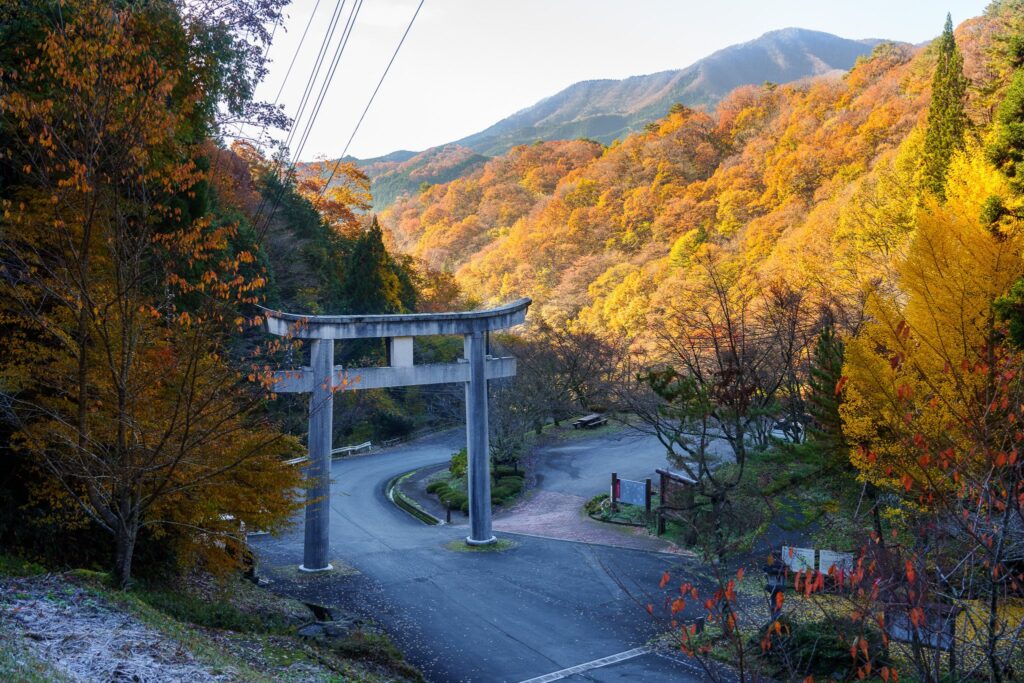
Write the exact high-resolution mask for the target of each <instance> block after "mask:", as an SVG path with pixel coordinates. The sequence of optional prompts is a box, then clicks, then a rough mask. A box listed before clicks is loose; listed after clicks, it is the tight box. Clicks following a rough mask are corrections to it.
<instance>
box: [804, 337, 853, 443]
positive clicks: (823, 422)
mask: <svg viewBox="0 0 1024 683" xmlns="http://www.w3.org/2000/svg"><path fill="white" fill-rule="evenodd" d="M845 351H846V347H845V344H843V340H842V339H840V338H839V337H838V336H836V329H835V325H834V324H833V323H832V321H831V320H828V321H826V323H825V327H824V329H822V331H821V333H820V334H819V335H818V343H817V344H816V345H815V347H814V353H813V355H812V357H811V368H810V381H809V384H810V389H811V391H810V396H809V397H808V402H807V405H808V411H809V412H810V414H811V417H812V418H813V422H812V423H811V425H810V427H809V428H808V430H807V437H808V441H809V442H810V443H812V444H814V445H816V446H818V447H819V448H821V449H822V450H823V451H826V452H829V453H841V454H842V455H843V456H844V457H845V446H846V439H845V437H844V435H843V420H842V418H841V417H840V416H839V405H840V404H841V403H842V400H843V393H842V381H843V380H842V375H843V359H844V356H845Z"/></svg>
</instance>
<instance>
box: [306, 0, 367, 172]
mask: <svg viewBox="0 0 1024 683" xmlns="http://www.w3.org/2000/svg"><path fill="white" fill-rule="evenodd" d="M362 7H363V0H356V4H355V5H354V6H353V8H352V12H350V13H349V17H348V22H347V23H346V24H345V28H344V29H342V32H341V40H340V42H339V43H338V49H337V50H335V52H334V57H333V60H332V62H331V66H330V67H329V68H328V70H327V77H326V79H325V80H324V85H323V87H322V88H320V92H319V94H318V95H317V101H316V104H315V105H313V112H312V113H311V114H310V118H309V124H308V125H307V126H306V129H305V131H304V132H303V135H302V138H301V139H300V141H299V146H298V148H296V151H295V156H294V161H293V162H292V166H294V165H295V164H297V163H298V161H299V158H300V157H301V156H302V151H303V150H304V149H305V148H306V142H307V141H308V140H309V134H310V133H311V132H312V130H313V124H314V123H315V122H316V119H317V117H318V116H319V115H320V108H321V107H322V106H323V103H324V99H325V98H326V97H327V92H328V90H329V86H330V84H331V81H333V80H334V74H335V73H336V72H337V70H338V65H339V64H340V63H341V56H342V54H343V53H344V52H345V48H346V46H348V40H349V38H350V37H351V36H352V29H353V28H354V27H355V23H356V18H357V17H358V16H359V10H360V9H362Z"/></svg>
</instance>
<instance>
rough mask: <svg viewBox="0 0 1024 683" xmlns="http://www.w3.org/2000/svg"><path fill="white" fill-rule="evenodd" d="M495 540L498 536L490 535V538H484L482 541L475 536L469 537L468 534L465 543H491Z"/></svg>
mask: <svg viewBox="0 0 1024 683" xmlns="http://www.w3.org/2000/svg"><path fill="white" fill-rule="evenodd" d="M497 542H498V537H497V536H491V537H490V538H488V539H487V540H484V541H478V540H476V539H475V538H470V537H469V536H466V545H491V544H492V543H497Z"/></svg>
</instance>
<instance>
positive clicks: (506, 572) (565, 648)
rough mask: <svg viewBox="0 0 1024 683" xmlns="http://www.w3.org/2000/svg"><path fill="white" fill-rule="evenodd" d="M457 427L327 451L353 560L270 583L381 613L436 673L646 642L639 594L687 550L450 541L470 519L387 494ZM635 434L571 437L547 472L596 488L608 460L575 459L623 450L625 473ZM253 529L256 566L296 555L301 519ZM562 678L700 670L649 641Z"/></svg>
mask: <svg viewBox="0 0 1024 683" xmlns="http://www.w3.org/2000/svg"><path fill="white" fill-rule="evenodd" d="M463 438H464V437H463V435H462V434H461V433H460V432H458V431H455V432H448V433H446V434H443V435H439V436H435V437H431V438H427V439H424V440H421V441H418V442H415V443H412V444H408V445H405V446H402V447H400V448H395V449H392V450H389V451H387V452H384V453H380V454H376V455H370V456H364V457H357V458H351V459H347V460H339V461H337V462H335V463H334V465H333V470H332V472H333V476H334V490H333V495H332V501H331V511H332V518H331V547H332V558H334V559H337V560H340V561H341V562H339V566H344V565H348V566H350V567H352V568H354V569H355V570H357V571H358V574H354V573H349V575H344V574H343V573H342V572H334V573H331V574H320V575H312V576H309V575H307V576H303V577H300V578H299V579H298V580H294V579H289V578H279V579H277V588H278V589H279V590H282V591H284V592H288V593H291V594H293V595H295V596H296V597H300V598H302V599H306V600H308V601H311V602H316V603H319V604H325V605H339V606H344V607H345V608H347V609H354V610H356V611H358V612H361V613H363V614H365V615H367V616H370V617H372V618H373V619H375V620H376V621H378V622H380V623H382V624H383V625H384V626H385V628H386V629H387V630H388V632H389V633H391V634H392V635H393V637H394V639H395V640H396V642H397V643H398V645H399V647H401V648H402V650H403V651H404V652H405V653H406V655H407V657H408V659H409V660H410V661H411V662H412V663H413V664H415V665H416V666H418V667H419V668H420V669H421V670H422V671H423V672H424V674H425V676H426V677H427V679H428V680H429V681H432V682H433V683H444V682H447V681H512V682H518V681H524V680H528V679H531V678H534V677H539V676H544V675H546V674H550V673H552V672H557V671H561V670H563V669H566V668H570V667H574V666H577V665H580V664H584V663H587V662H591V661H593V660H598V659H602V658H605V657H609V656H612V655H615V654H618V653H621V652H624V651H628V650H631V649H633V648H636V647H638V646H641V645H643V644H644V643H645V642H646V641H647V639H648V638H649V637H650V636H651V635H653V634H654V633H655V631H656V628H655V625H654V624H653V622H652V621H651V619H650V617H648V616H647V614H646V612H645V611H644V610H643V608H642V607H641V606H640V605H638V604H637V603H636V602H635V601H634V598H636V599H638V600H640V601H641V604H643V603H644V602H647V601H649V600H650V601H656V602H659V603H660V602H661V600H662V598H661V597H660V596H659V595H657V594H658V590H657V582H658V579H659V577H660V575H661V572H662V571H663V570H666V569H668V570H672V571H678V570H679V569H681V568H682V565H683V564H684V563H686V562H687V560H686V559H683V558H678V557H672V556H668V555H662V554H655V553H646V552H642V551H635V550H626V549H621V548H611V547H605V546H595V545H586V544H581V543H573V542H567V541H556V540H548V539H541V538H534V537H528V536H514V535H506V538H511V539H512V540H514V541H515V544H516V545H515V546H514V547H513V548H511V549H509V550H506V551H504V552H496V553H480V552H474V553H470V552H454V551H452V550H449V549H447V548H445V544H446V543H448V542H450V541H453V540H458V539H461V538H464V537H465V535H466V531H467V529H466V527H465V526H454V525H453V526H437V527H429V526H426V525H424V524H422V523H421V522H419V521H417V520H415V519H413V518H412V517H411V516H409V515H407V514H406V513H405V512H402V511H401V510H399V509H398V508H396V507H394V506H393V505H392V504H391V503H390V502H389V501H388V500H387V499H386V497H385V495H384V488H385V484H386V483H387V482H388V481H389V480H390V479H391V478H392V477H393V476H395V475H397V474H400V473H402V472H406V471H409V470H412V469H416V468H419V467H423V466H425V465H430V464H434V463H438V462H442V461H444V460H446V459H447V458H448V457H449V456H450V455H451V453H452V451H453V450H455V449H456V448H458V447H459V446H460V445H461V441H462V439H463ZM598 442H600V443H598ZM641 442H642V440H641ZM642 445H643V444H642V443H638V442H637V441H636V440H635V439H634V440H632V441H631V440H628V439H617V440H616V439H612V440H611V441H609V437H607V436H602V437H598V438H597V439H596V440H595V441H594V442H592V443H587V442H584V441H573V442H572V443H570V444H568V445H566V446H564V447H559V449H556V450H557V451H558V452H556V453H553V455H554V457H553V459H552V461H551V468H546V467H544V468H542V474H543V481H542V485H545V486H547V485H552V486H565V487H569V489H568V490H579V491H582V490H583V488H586V487H588V486H590V483H589V480H590V477H591V476H592V477H594V481H595V482H598V489H597V490H601V488H600V486H603V485H604V484H603V481H604V480H605V479H606V478H607V474H603V473H600V471H599V472H597V473H593V474H591V473H590V471H591V469H592V468H591V463H590V462H587V463H586V464H587V467H586V468H585V470H584V469H580V468H578V467H577V465H578V464H582V463H576V460H577V459H578V458H585V459H587V460H589V459H590V458H593V457H595V456H594V454H595V453H602V454H603V455H601V456H600V460H601V461H602V462H605V461H615V462H617V463H619V464H617V465H616V466H617V467H618V471H619V472H621V473H622V474H623V475H624V476H625V475H627V474H630V473H631V472H632V470H631V469H629V467H631V466H632V465H630V466H625V465H622V464H621V463H622V462H623V461H627V460H630V459H631V458H632V457H635V456H637V454H638V453H647V457H650V454H649V453H648V452H647V450H646V449H644V448H642ZM598 446H600V447H599V448H598ZM606 448H608V449H611V448H614V449H617V450H614V451H612V452H611V453H609V452H606ZM659 448H660V447H659ZM575 449H582V450H575ZM659 452H660V450H659ZM573 453H576V457H574V456H573V455H572V454H573ZM639 459H640V460H645V459H646V457H639ZM652 462H653V461H652ZM594 466H595V468H596V467H597V463H596V462H595V463H594ZM601 466H602V467H603V465H601ZM642 467H643V468H647V467H648V465H643V466H642ZM584 471H586V472H587V473H588V474H587V476H586V477H584V476H583V472H584ZM651 472H653V469H651ZM572 487H582V488H579V489H573V488H572ZM588 493H590V495H593V493H592V492H590V491H588ZM252 543H253V546H254V547H255V549H256V550H257V552H258V554H259V557H260V561H261V564H262V565H263V566H264V567H271V568H273V567H294V566H295V565H296V564H298V562H299V561H300V559H301V557H302V528H301V524H299V525H297V527H296V528H295V529H294V530H293V531H292V532H290V533H289V534H288V535H286V536H283V537H280V538H271V537H267V536H263V537H253V538H252ZM342 563H344V565H342ZM296 575H297V574H296V573H295V572H291V576H293V577H294V576H296ZM282 576H283V575H282ZM623 587H625V588H626V591H624V590H623ZM627 591H628V593H627ZM630 594H632V595H630ZM645 594H655V595H654V597H653V598H648V597H645ZM559 680H566V681H653V682H658V681H699V680H702V678H701V676H700V675H699V672H697V671H694V670H693V669H692V668H688V667H687V665H686V664H684V663H676V662H674V661H672V660H670V659H667V658H665V657H662V656H660V655H656V654H645V655H641V656H638V657H635V658H632V659H629V660H626V661H623V662H619V663H616V664H611V665H608V666H603V667H601V668H595V669H591V670H589V671H586V672H585V673H579V674H574V675H567V676H563V677H561V678H559Z"/></svg>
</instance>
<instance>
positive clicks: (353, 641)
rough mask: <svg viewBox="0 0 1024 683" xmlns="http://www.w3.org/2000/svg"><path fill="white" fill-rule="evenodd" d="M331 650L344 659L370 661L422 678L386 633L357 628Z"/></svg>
mask: <svg viewBox="0 0 1024 683" xmlns="http://www.w3.org/2000/svg"><path fill="white" fill-rule="evenodd" d="M333 650H334V652H336V653H337V654H338V655H340V656H342V657H344V658H346V659H355V660H357V661H362V662H370V663H373V664H377V665H380V666H383V667H386V668H387V669H389V670H390V671H394V672H395V673H398V674H401V675H402V676H405V677H406V678H409V679H411V680H414V681H422V680H423V676H422V674H420V672H419V671H417V670H416V669H415V668H414V667H413V666H412V665H410V664H409V663H408V662H406V661H405V657H404V656H403V655H402V652H401V651H400V650H399V649H398V648H397V647H395V644H394V643H392V642H391V640H390V639H389V638H388V637H387V636H386V635H383V634H380V633H372V632H369V631H364V630H362V629H359V630H356V631H353V632H352V633H350V634H349V635H348V637H346V638H345V639H344V640H342V641H340V642H338V643H337V644H335V645H334V647H333Z"/></svg>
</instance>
